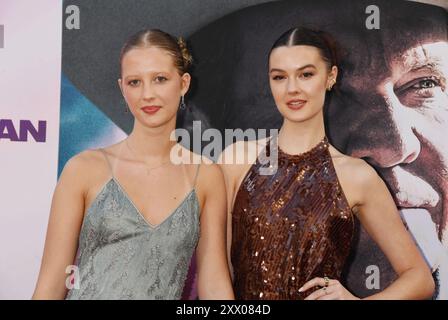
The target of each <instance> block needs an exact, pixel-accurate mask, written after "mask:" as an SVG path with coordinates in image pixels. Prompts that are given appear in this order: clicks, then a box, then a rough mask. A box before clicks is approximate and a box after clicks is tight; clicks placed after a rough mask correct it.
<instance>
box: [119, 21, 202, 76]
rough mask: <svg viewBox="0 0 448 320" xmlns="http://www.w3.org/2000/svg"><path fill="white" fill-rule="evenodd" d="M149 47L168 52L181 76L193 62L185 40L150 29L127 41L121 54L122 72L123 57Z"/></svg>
mask: <svg viewBox="0 0 448 320" xmlns="http://www.w3.org/2000/svg"><path fill="white" fill-rule="evenodd" d="M149 47H156V48H160V49H163V50H166V51H167V52H168V53H169V54H170V55H171V56H172V57H173V61H174V65H175V66H176V69H177V70H178V72H179V74H180V75H183V74H184V73H185V72H187V71H188V69H189V68H190V66H191V64H192V62H193V59H192V57H191V54H190V52H189V51H188V49H187V45H186V43H185V41H184V39H182V38H175V37H174V36H172V35H170V34H169V33H166V32H164V31H161V30H159V29H149V30H142V31H139V32H137V33H136V34H134V35H132V36H131V37H130V38H129V39H128V40H127V41H126V43H125V44H124V46H123V48H122V49H121V53H120V70H121V63H122V61H123V57H124V55H125V54H126V53H127V52H129V51H130V50H132V49H135V48H149Z"/></svg>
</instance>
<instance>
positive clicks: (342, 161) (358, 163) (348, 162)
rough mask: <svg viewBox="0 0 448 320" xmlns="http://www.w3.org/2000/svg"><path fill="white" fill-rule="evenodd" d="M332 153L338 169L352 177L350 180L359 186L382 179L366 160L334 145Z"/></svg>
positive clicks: (331, 148) (331, 149)
mask: <svg viewBox="0 0 448 320" xmlns="http://www.w3.org/2000/svg"><path fill="white" fill-rule="evenodd" d="M330 154H331V157H332V159H333V163H334V166H335V168H336V171H339V172H340V173H342V174H343V175H344V176H348V177H350V180H351V181H352V182H353V183H355V184H356V185H357V186H358V187H363V186H366V185H368V184H370V183H372V182H375V181H377V180H378V179H380V178H379V176H378V174H377V172H376V171H375V169H374V168H373V167H372V166H371V165H370V164H369V163H368V162H367V161H366V160H364V159H361V158H356V157H352V156H349V155H346V154H344V153H342V152H340V151H339V150H337V149H336V148H334V147H332V146H331V147H330Z"/></svg>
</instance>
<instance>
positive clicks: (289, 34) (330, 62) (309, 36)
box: [269, 27, 341, 89]
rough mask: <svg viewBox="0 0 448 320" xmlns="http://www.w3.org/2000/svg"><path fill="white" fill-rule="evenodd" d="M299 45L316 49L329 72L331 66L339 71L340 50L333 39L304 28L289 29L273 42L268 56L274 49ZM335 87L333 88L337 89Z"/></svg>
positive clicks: (323, 33) (321, 32)
mask: <svg viewBox="0 0 448 320" xmlns="http://www.w3.org/2000/svg"><path fill="white" fill-rule="evenodd" d="M299 45H307V46H312V47H315V48H317V49H318V50H319V53H320V56H321V57H322V59H323V60H324V61H325V63H326V64H327V67H328V70H331V67H332V66H336V67H338V70H339V69H340V62H341V61H340V60H341V49H340V47H339V45H338V44H337V42H336V41H335V40H334V39H333V37H332V36H331V35H330V34H329V33H327V32H325V31H322V30H316V29H311V28H306V27H297V28H292V29H289V30H288V31H286V32H285V33H283V34H282V35H281V36H280V37H279V38H278V39H277V40H276V41H275V42H274V45H273V46H272V47H271V50H270V51H269V55H270V54H271V52H272V50H274V49H275V48H278V47H285V46H286V47H291V46H299ZM339 71H340V70H339ZM338 78H340V72H338ZM336 80H337V79H336ZM336 85H337V82H336ZM336 85H335V88H336V89H337V87H336Z"/></svg>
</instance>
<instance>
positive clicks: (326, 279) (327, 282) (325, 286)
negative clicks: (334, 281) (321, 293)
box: [324, 277, 330, 288]
mask: <svg viewBox="0 0 448 320" xmlns="http://www.w3.org/2000/svg"><path fill="white" fill-rule="evenodd" d="M329 284H330V279H329V278H328V277H324V288H327V287H328V285H329Z"/></svg>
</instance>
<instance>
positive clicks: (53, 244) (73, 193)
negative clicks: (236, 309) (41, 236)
mask: <svg viewBox="0 0 448 320" xmlns="http://www.w3.org/2000/svg"><path fill="white" fill-rule="evenodd" d="M83 161H84V160H83V155H82V154H81V155H78V156H76V157H74V158H72V159H70V160H69V161H68V162H67V164H66V165H65V167H64V170H63V172H62V174H61V176H60V178H59V181H58V183H57V185H56V189H55V192H54V195H53V200H52V204H51V211H50V218H49V223H48V229H47V236H46V240H45V248H44V253H43V258H42V264H41V268H40V273H39V278H38V281H37V285H36V288H35V291H34V294H33V297H32V298H33V299H64V298H65V296H66V294H67V290H68V288H67V287H66V279H67V278H68V277H69V274H67V273H66V268H67V267H68V266H70V265H72V264H73V263H74V259H75V255H76V250H77V246H78V236H79V231H80V228H81V224H82V218H83V210H84V192H83V186H82V179H80V174H82V173H84V172H85V171H83V167H84V166H83Z"/></svg>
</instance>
